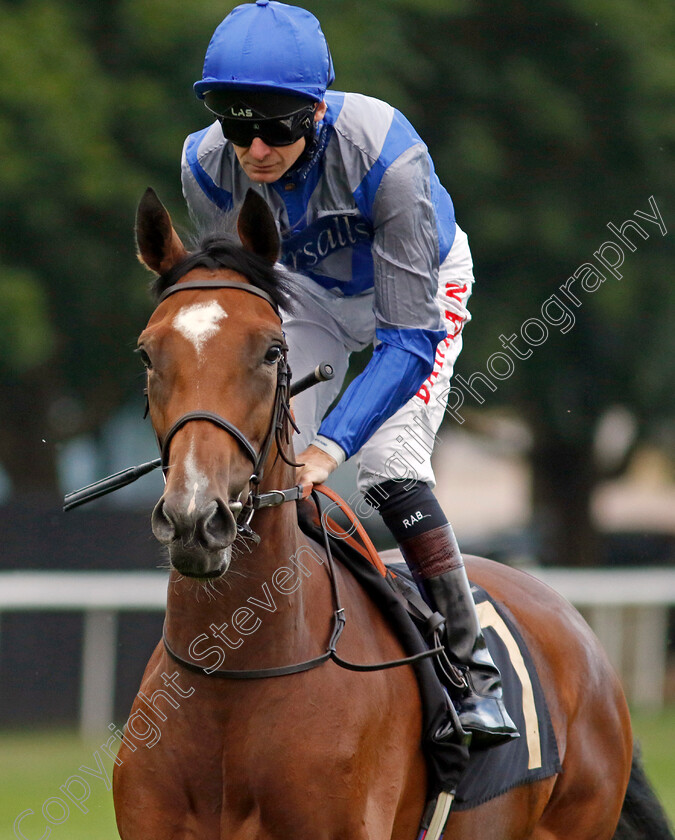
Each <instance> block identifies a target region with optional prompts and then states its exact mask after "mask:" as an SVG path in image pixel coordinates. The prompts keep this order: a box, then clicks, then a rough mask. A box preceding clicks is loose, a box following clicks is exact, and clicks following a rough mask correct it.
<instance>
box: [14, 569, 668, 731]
mask: <svg viewBox="0 0 675 840" xmlns="http://www.w3.org/2000/svg"><path fill="white" fill-rule="evenodd" d="M530 572H531V573H532V574H534V575H535V576H536V577H539V578H540V579H541V580H543V581H544V582H546V583H547V584H549V586H552V587H553V589H556V590H557V591H558V592H560V594H561V595H563V596H564V597H565V598H567V599H568V600H569V601H571V602H572V603H573V604H574V605H575V606H577V607H579V608H581V609H582V610H583V611H584V612H585V614H586V615H587V616H588V619H589V623H590V624H591V626H592V627H593V629H594V630H595V632H596V634H597V635H598V637H599V639H600V641H601V642H602V644H603V646H604V647H605V649H606V650H607V652H608V654H609V656H610V659H611V660H612V662H613V663H614V665H615V667H616V669H617V671H618V672H619V674H620V676H621V677H622V680H623V684H624V688H625V690H626V693H627V695H628V698H629V700H630V701H631V702H632V703H634V704H635V705H636V706H651V707H660V706H662V705H663V700H664V696H663V695H664V684H665V673H666V656H667V624H668V622H667V618H668V609H669V608H670V607H672V606H674V605H675V568H672V567H669V568H650V569H531V570H530ZM167 580H168V574H167V572H159V571H155V572H0V614H1V613H2V612H17V611H19V612H27V611H28V612H30V611H42V610H54V611H62V612H63V611H67V612H82V613H84V614H85V619H84V625H83V640H82V645H83V646H82V681H81V686H80V698H81V706H80V732H81V734H82V736H83V737H85V738H90V737H91V738H99V737H101V736H102V735H105V734H106V733H107V727H108V724H109V723H112V722H113V718H112V715H113V708H114V697H115V672H116V645H117V621H118V614H119V613H120V612H125V611H135V612H150V611H152V612H158V611H163V610H164V608H165V606H166V586H167ZM150 652H151V651H148V656H149V655H150ZM0 656H2V639H1V638H0Z"/></svg>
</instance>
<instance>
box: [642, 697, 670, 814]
mask: <svg viewBox="0 0 675 840" xmlns="http://www.w3.org/2000/svg"><path fill="white" fill-rule="evenodd" d="M632 717H633V733H634V735H635V738H636V740H637V741H639V742H640V745H641V746H642V759H643V762H644V765H645V769H646V771H647V775H648V776H649V780H650V782H651V783H652V787H653V788H654V790H655V791H656V793H657V794H658V796H659V799H660V800H661V802H662V804H663V806H664V808H665V809H666V813H667V814H668V816H669V817H670V820H671V822H672V823H673V824H674V825H675V706H670V707H669V708H668V709H666V710H665V711H664V712H662V713H660V714H646V713H637V712H634V713H633V716H632Z"/></svg>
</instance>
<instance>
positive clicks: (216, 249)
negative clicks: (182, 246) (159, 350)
mask: <svg viewBox="0 0 675 840" xmlns="http://www.w3.org/2000/svg"><path fill="white" fill-rule="evenodd" d="M194 268H209V269H214V270H218V269H221V268H224V269H228V270H230V271H236V272H238V273H239V274H243V275H244V276H245V277H246V279H247V280H248V281H249V282H250V283H252V284H253V285H254V286H256V288H258V289H261V290H262V291H263V292H266V293H267V294H268V295H269V296H270V297H271V298H272V300H273V301H274V302H275V303H276V305H277V306H278V307H279V308H281V309H285V310H286V311H292V302H291V294H290V289H289V286H288V281H287V280H286V279H285V277H284V274H283V272H282V271H280V270H278V269H277V267H276V266H274V265H271V264H270V263H269V262H267V260H265V259H263V258H262V257H259V256H258V255H257V254H253V253H251V252H250V251H247V250H246V249H245V248H243V247H242V246H241V245H240V244H238V243H237V242H235V241H234V240H233V239H231V238H225V237H223V236H222V233H221V234H220V235H219V236H218V235H215V234H212V233H207V234H204V235H202V236H201V237H200V238H199V241H198V245H197V247H196V250H195V251H193V252H191V253H190V254H188V256H187V257H186V258H185V259H184V260H181V261H180V262H178V263H176V265H174V266H173V267H172V268H170V269H169V271H166V272H165V273H164V274H160V275H158V276H157V277H156V278H155V279H154V281H153V283H152V287H151V291H152V294H153V296H154V297H155V299H157V298H159V296H160V295H161V294H162V292H164V291H165V290H166V289H168V288H169V286H173V285H174V283H177V282H178V281H179V280H180V279H181V278H182V277H184V276H185V275H186V274H187V273H188V272H189V271H192V270H193V269H194Z"/></svg>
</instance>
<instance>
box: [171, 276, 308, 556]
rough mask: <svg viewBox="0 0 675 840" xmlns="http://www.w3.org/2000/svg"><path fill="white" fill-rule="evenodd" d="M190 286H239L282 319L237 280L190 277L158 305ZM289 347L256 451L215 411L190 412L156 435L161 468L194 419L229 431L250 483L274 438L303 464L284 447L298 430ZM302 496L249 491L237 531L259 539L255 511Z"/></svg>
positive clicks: (257, 480) (262, 294) (261, 469)
mask: <svg viewBox="0 0 675 840" xmlns="http://www.w3.org/2000/svg"><path fill="white" fill-rule="evenodd" d="M190 289H238V290H239V291H242V292H247V293H248V294H252V295H257V296H258V297H261V298H262V299H263V300H264V301H266V302H267V303H269V305H270V306H271V307H272V309H273V310H274V312H275V314H276V315H277V317H278V318H279V320H281V314H280V313H279V308H278V306H277V304H276V303H275V301H274V300H273V299H272V297H271V296H270V295H268V294H267V292H264V291H263V290H262V289H258V288H256V287H255V286H252V285H250V284H249V283H241V282H238V281H236V280H188V281H186V282H185V283H176V284H174V285H173V286H169V287H168V288H167V289H166V290H165V291H164V292H163V293H162V295H161V296H160V298H159V300H158V302H157V305H158V306H159V305H160V304H161V303H162V302H163V301H164V300H166V298H168V297H170V296H171V295H174V294H176V293H177V292H183V291H188V290H190ZM287 354H288V347H287V346H286V345H285V344H283V345H281V357H280V358H279V361H278V362H277V385H276V391H275V395H274V408H273V411H272V422H271V424H270V427H269V429H268V431H267V435H266V436H265V440H264V442H263V445H262V447H261V449H260V452H256V450H255V447H254V446H253V444H252V443H251V442H250V441H249V439H248V438H247V437H246V435H245V434H244V433H243V432H242V431H241V430H240V429H238V428H237V427H236V426H235V425H234V424H233V423H230V421H229V420H226V419H225V418H224V417H221V416H220V415H219V414H215V413H214V412H212V411H188V412H186V413H185V414H183V415H181V416H180V417H179V418H178V420H176V421H175V423H174V424H173V425H172V426H171V427H170V429H169V430H168V432H167V433H166V434H165V435H164V436H163V438H160V437H159V436H158V437H157V443H158V445H159V449H160V452H161V465H162V471H163V472H164V473H165V474H166V472H167V470H168V469H169V447H170V445H171V441H172V440H173V437H174V435H175V434H176V432H178V431H179V430H180V429H182V428H183V426H185V425H186V424H187V423H191V422H192V421H194V420H201V421H206V422H208V423H212V424H213V425H214V426H217V427H218V428H220V429H223V430H224V431H226V432H227V433H228V434H229V435H231V436H232V437H233V438H234V439H235V440H236V441H237V443H238V444H239V446H240V448H241V449H242V451H243V452H244V454H245V455H246V456H247V457H248V459H249V460H250V461H251V463H252V464H253V473H252V474H251V477H250V478H249V483H250V484H252V485H253V486H254V487H255V488H257V487H258V486H259V484H260V482H261V481H262V478H263V473H264V469H265V462H266V461H267V457H268V455H269V453H270V449H271V447H272V440H273V439H275V440H276V443H277V450H278V452H279V455H280V457H281V458H282V459H283V460H284V461H285V462H286V463H287V464H289V465H290V466H293V467H297V466H300V465H299V464H296V463H295V462H293V461H290V460H289V459H288V457H287V456H286V455H285V454H284V447H285V446H287V445H288V444H289V443H290V432H289V428H290V427H291V426H292V427H293V428H294V429H295V430H296V431H298V429H297V426H296V425H295V422H294V421H293V417H292V415H291V410H290V382H291V370H290V368H289V366H288V358H287ZM301 495H302V490H301V488H300V487H291V488H290V489H288V490H272V491H270V492H269V493H257V492H249V496H248V500H247V502H246V504H245V505H244V506H243V507H242V510H241V512H240V514H239V516H238V517H237V530H238V531H239V532H240V533H241V534H242V535H243V536H247V537H250V538H252V539H254V540H256V541H257V540H258V536H257V535H256V534H255V533H254V532H253V531H252V530H251V526H250V523H251V519H252V517H253V514H254V513H255V511H256V510H258V509H260V508H263V507H272V506H274V505H278V504H282V503H283V502H286V501H293V500H295V499H299V498H300V497H301Z"/></svg>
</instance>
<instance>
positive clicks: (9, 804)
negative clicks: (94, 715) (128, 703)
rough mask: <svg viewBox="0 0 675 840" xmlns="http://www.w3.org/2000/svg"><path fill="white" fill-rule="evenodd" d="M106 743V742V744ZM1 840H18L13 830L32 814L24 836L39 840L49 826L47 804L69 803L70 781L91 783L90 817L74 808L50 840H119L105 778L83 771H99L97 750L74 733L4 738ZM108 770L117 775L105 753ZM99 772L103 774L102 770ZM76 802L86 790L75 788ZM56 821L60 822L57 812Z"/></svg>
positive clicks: (0, 773)
mask: <svg viewBox="0 0 675 840" xmlns="http://www.w3.org/2000/svg"><path fill="white" fill-rule="evenodd" d="M106 740H107V738H101V742H102V743H104V742H105V741H106ZM0 743H1V744H2V749H0V840H17V837H20V836H21V835H16V834H15V833H14V829H13V825H14V821H15V819H16V817H17V816H18V815H19V814H21V813H22V812H23V811H25V810H27V809H31V810H32V811H34V812H35V814H34V815H33V814H31V815H29V816H27V817H26V818H25V820H24V821H23V822H22V823H21V831H22V832H23V834H24V835H25V836H26V837H27V838H29V840H38V838H39V837H41V836H42V835H43V833H44V831H45V827H46V826H47V825H49V823H47V822H46V821H45V819H44V817H43V816H42V813H41V811H42V806H43V803H44V802H45V801H46V800H48V799H50V798H51V797H59V798H60V799H66V801H67V798H66V797H64V795H63V793H62V792H61V791H60V790H59V787H60V786H61V785H65V784H66V783H67V781H68V779H69V778H70V777H71V776H75V775H81V776H83V777H84V778H87V779H89V780H90V786H91V796H90V798H89V799H88V800H87V801H86V802H85V803H84V807H85V808H87V810H88V812H87V813H86V814H85V813H83V812H82V811H81V810H79V809H78V808H77V807H76V806H75V805H74V804H73V803H70V814H69V816H68V818H67V819H66V820H65V822H63V823H62V824H61V825H52V826H51V828H52V833H51V835H50V837H49V840H118V834H117V830H116V828H115V815H114V811H113V805H112V792H111V791H108V790H106V783H105V781H104V780H103V779H102V778H99V779H97V778H95V777H93V776H87V774H85V773H82V772H81V771H79V769H78V768H79V767H80V766H81V765H85V766H87V767H90V768H92V769H93V770H99V768H97V764H96V759H95V757H94V751H95V750H97V749H98V746H97V744H91V745H88V746H87V745H85V744H83V743H82V742H81V741H80V740H79V739H78V738H77V736H76V735H74V734H73V733H71V732H52V731H44V732H39V733H36V732H26V733H11V734H9V733H3V734H2V735H1V736H0ZM99 755H100V756H101V760H102V762H103V767H104V769H105V771H106V772H107V773H108V776H110V775H111V774H112V759H110V758H104V756H103V755H102V754H101V753H100V750H99ZM99 772H100V770H99ZM72 791H73V794H74V796H76V797H77V796H82V793H81V789H80V788H79V787H78V786H77V785H74V784H73V786H72ZM53 817H54V818H56V819H58V818H59V812H58V806H57V805H54V811H53Z"/></svg>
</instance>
